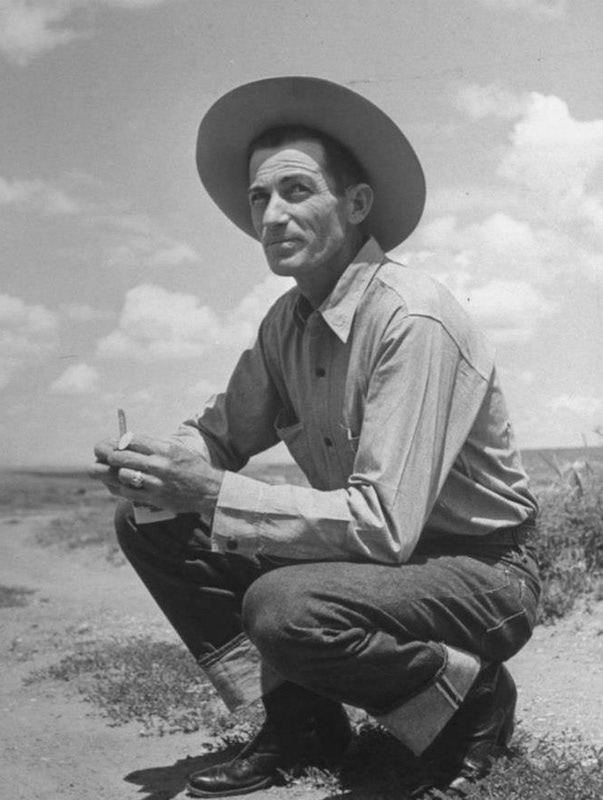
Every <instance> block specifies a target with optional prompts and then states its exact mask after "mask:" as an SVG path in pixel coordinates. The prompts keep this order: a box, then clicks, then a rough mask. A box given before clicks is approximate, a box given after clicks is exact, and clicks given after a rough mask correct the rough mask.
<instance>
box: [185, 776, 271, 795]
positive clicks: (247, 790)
mask: <svg viewBox="0 0 603 800" xmlns="http://www.w3.org/2000/svg"><path fill="white" fill-rule="evenodd" d="M275 782H276V778H264V780H263V781H259V782H258V783H254V784H253V785H251V786H245V787H241V788H239V789H224V790H222V791H217V792H210V791H204V790H203V789H196V788H195V787H194V786H191V785H190V784H187V785H186V789H185V791H187V792H188V793H189V794H191V795H192V796H193V797H235V796H236V795H238V794H251V793H252V792H258V791H259V790H260V789H268V788H269V787H270V786H273V785H274V783H275Z"/></svg>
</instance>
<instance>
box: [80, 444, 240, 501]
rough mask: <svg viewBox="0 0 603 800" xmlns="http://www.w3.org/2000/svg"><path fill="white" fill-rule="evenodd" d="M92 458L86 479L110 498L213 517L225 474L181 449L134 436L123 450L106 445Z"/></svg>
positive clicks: (115, 446)
mask: <svg viewBox="0 0 603 800" xmlns="http://www.w3.org/2000/svg"><path fill="white" fill-rule="evenodd" d="M94 454H95V456H96V459H97V463H96V464H93V465H92V467H91V468H90V469H89V471H88V474H89V475H90V477H92V478H95V479H96V480H101V481H102V482H103V483H104V484H105V485H106V486H107V488H108V489H109V491H110V492H111V493H112V494H117V495H120V496H121V497H126V498H128V499H129V500H132V501H134V502H136V503H140V504H142V505H147V506H155V507H157V508H164V509H168V510H169V511H173V512H174V513H182V512H189V511H192V512H197V513H207V512H208V511H213V508H214V506H215V503H216V501H217V499H218V494H219V492H220V486H221V484H222V477H223V474H224V473H223V472H222V471H221V470H218V469H216V468H215V467H212V465H211V464H209V462H208V461H206V459H204V458H203V457H202V456H201V455H200V454H199V453H196V452H193V451H192V450H189V449H188V448H186V447H184V446H183V445H181V444H179V443H176V442H168V441H165V440H163V439H154V438H152V437H150V436H142V435H138V434H137V435H135V436H133V438H132V440H131V442H130V444H129V445H128V448H127V449H126V450H118V449H117V440H116V439H105V440H103V441H102V442H99V443H98V444H97V445H96V447H95V448H94ZM140 476H142V480H140ZM138 487H140V488H138Z"/></svg>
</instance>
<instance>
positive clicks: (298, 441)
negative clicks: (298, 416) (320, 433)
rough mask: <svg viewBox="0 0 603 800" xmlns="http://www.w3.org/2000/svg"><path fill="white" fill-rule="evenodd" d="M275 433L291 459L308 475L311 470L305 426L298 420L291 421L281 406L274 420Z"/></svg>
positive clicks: (310, 456) (311, 464)
mask: <svg viewBox="0 0 603 800" xmlns="http://www.w3.org/2000/svg"><path fill="white" fill-rule="evenodd" d="M274 429H275V431H276V435H277V436H278V438H279V439H280V440H281V442H284V444H285V445H286V447H287V450H288V451H289V452H290V453H291V455H292V457H293V460H294V461H295V462H296V464H297V465H298V466H299V467H301V469H302V471H303V472H304V473H305V474H306V476H307V477H309V474H310V473H312V472H313V463H312V454H311V450H310V446H309V444H308V436H307V433H306V427H305V425H304V423H303V422H300V421H299V420H295V421H293V420H292V418H291V415H290V414H289V413H288V412H287V410H286V409H284V408H282V409H281V410H280V411H279V413H278V415H277V417H276V420H275V422H274Z"/></svg>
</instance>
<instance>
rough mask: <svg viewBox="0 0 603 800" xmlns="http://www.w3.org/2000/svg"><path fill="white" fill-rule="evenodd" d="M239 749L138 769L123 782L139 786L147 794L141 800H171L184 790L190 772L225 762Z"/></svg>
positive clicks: (238, 747) (229, 748) (232, 748)
mask: <svg viewBox="0 0 603 800" xmlns="http://www.w3.org/2000/svg"><path fill="white" fill-rule="evenodd" d="M239 749H240V746H233V747H228V748H226V749H224V750H220V751H218V752H215V753H206V754H205V755H202V756H189V757H187V758H181V759H180V760H179V761H176V763H175V764H172V765H170V766H166V767H149V768H148V769H139V770H136V772H131V773H130V774H129V775H126V777H125V778H124V780H126V781H127V782H128V783H134V784H136V785H138V786H140V791H141V793H142V792H146V793H147V794H145V795H144V798H143V800H171V798H172V797H176V796H177V795H178V794H180V793H181V792H183V791H184V790H185V788H186V782H187V778H188V776H189V775H190V774H191V772H197V771H198V770H201V769H206V768H207V767H212V766H213V765H214V764H219V763H220V762H222V761H227V760H228V759H230V758H232V757H233V756H234V755H235V754H236V753H237V751H238V750H239Z"/></svg>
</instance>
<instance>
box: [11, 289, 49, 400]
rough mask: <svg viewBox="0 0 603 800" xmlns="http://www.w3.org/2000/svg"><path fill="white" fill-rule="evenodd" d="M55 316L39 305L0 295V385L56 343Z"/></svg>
mask: <svg viewBox="0 0 603 800" xmlns="http://www.w3.org/2000/svg"><path fill="white" fill-rule="evenodd" d="M57 330H58V318H57V316H56V314H54V313H52V312H51V311H48V310H47V309H46V308H44V307H43V306H39V305H27V304H26V303H24V302H23V300H21V299H20V298H18V297H11V296H10V295H6V294H3V295H0V386H5V385H6V384H7V383H9V381H10V380H11V378H12V376H13V375H14V373H15V372H17V371H18V370H19V369H20V368H21V367H22V366H24V365H25V364H27V363H30V362H32V361H35V360H36V359H37V358H39V357H41V356H42V355H44V354H45V353H48V352H49V351H50V350H52V349H53V348H54V347H55V346H56V342H57Z"/></svg>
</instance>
